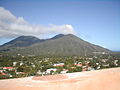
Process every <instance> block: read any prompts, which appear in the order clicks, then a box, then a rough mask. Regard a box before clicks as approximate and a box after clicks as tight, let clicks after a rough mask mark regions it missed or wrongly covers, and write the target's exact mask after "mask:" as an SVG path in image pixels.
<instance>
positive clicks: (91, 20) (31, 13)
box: [0, 0, 120, 51]
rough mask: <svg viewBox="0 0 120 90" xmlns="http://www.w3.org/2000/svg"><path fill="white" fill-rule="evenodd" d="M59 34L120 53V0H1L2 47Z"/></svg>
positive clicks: (0, 26)
mask: <svg viewBox="0 0 120 90" xmlns="http://www.w3.org/2000/svg"><path fill="white" fill-rule="evenodd" d="M57 34H74V35H76V36H78V37H79V38H82V39H83V40H85V41H88V42H90V43H93V44H96V45H100V46H102V47H105V48H107V49H110V50H114V51H120V39H119V38H120V0H0V45H2V44H4V43H6V42H8V41H10V40H12V39H14V38H16V37H18V36H21V35H26V36H29V35H32V36H36V37H38V38H41V39H42V38H50V37H52V36H54V35H57Z"/></svg>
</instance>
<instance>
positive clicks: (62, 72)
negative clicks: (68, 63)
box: [60, 69, 68, 74]
mask: <svg viewBox="0 0 120 90" xmlns="http://www.w3.org/2000/svg"><path fill="white" fill-rule="evenodd" d="M67 72H68V70H67V69H64V70H63V71H61V72H60V73H61V74H65V73H67Z"/></svg>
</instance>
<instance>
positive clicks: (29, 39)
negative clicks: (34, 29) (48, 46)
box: [2, 36, 44, 47]
mask: <svg viewBox="0 0 120 90" xmlns="http://www.w3.org/2000/svg"><path fill="white" fill-rule="evenodd" d="M41 41H44V40H40V39H38V38H36V37H34V36H19V37H17V38H16V39H14V40H12V41H10V42H7V43H5V44H3V45H2V46H7V47H24V46H30V45H32V44H34V43H39V42H41Z"/></svg>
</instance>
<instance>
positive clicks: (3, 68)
mask: <svg viewBox="0 0 120 90" xmlns="http://www.w3.org/2000/svg"><path fill="white" fill-rule="evenodd" d="M3 69H14V68H13V67H3Z"/></svg>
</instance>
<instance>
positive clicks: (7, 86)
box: [0, 68, 120, 90]
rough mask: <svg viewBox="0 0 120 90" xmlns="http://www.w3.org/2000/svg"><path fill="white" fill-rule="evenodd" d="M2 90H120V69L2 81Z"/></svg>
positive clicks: (0, 82) (0, 86) (0, 88)
mask: <svg viewBox="0 0 120 90" xmlns="http://www.w3.org/2000/svg"><path fill="white" fill-rule="evenodd" d="M0 90H120V68H111V69H104V70H96V71H86V72H76V73H68V74H58V75H50V76H39V77H38V76H37V77H25V78H18V79H6V80H0Z"/></svg>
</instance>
